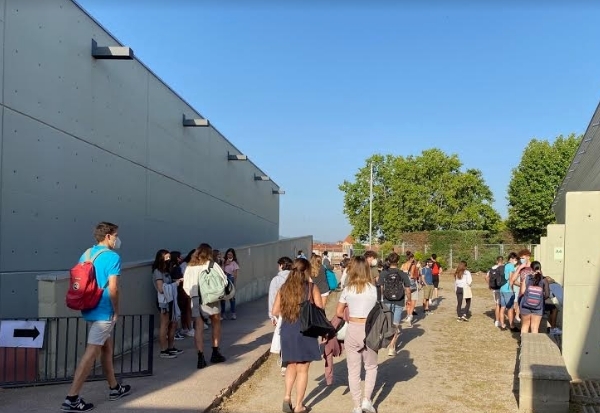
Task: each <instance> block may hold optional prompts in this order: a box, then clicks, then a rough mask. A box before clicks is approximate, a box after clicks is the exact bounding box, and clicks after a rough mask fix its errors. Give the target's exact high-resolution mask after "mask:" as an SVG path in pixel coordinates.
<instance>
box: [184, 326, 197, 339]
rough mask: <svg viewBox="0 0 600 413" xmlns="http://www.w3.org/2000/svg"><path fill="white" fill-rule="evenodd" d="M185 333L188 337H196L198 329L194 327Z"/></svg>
mask: <svg viewBox="0 0 600 413" xmlns="http://www.w3.org/2000/svg"><path fill="white" fill-rule="evenodd" d="M184 334H185V335H186V336H188V337H194V334H196V331H194V329H193V328H192V329H190V330H188V331H186V332H185V333H184Z"/></svg>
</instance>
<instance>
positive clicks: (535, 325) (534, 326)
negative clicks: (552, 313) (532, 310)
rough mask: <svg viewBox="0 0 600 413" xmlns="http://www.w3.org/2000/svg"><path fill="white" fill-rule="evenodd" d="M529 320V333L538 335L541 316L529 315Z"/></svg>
mask: <svg viewBox="0 0 600 413" xmlns="http://www.w3.org/2000/svg"><path fill="white" fill-rule="evenodd" d="M529 318H530V319H531V321H530V322H531V332H532V333H534V334H537V333H539V330H540V322H541V321H542V316H541V315H533V314H532V315H530V316H529Z"/></svg>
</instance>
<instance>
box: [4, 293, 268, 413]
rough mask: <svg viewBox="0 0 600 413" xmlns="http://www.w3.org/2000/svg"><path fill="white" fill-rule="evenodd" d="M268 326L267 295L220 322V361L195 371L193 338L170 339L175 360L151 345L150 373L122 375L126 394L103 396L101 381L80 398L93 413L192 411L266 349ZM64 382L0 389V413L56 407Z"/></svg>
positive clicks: (236, 379) (90, 385)
mask: <svg viewBox="0 0 600 413" xmlns="http://www.w3.org/2000/svg"><path fill="white" fill-rule="evenodd" d="M272 332H273V327H272V325H271V323H270V321H269V320H268V319H267V297H266V296H265V297H263V298H260V299H258V300H255V301H253V302H250V303H245V304H242V305H239V306H238V319H237V320H235V321H234V320H224V321H223V336H222V344H221V351H222V353H223V354H224V355H225V357H227V361H226V362H225V363H222V364H216V365H210V364H209V367H207V368H205V369H202V370H197V369H196V359H197V356H196V354H197V353H196V351H195V347H194V340H193V338H186V339H184V340H181V341H176V342H175V343H176V344H175V345H176V347H177V348H180V349H182V350H184V353H183V354H181V355H180V356H178V357H177V358H175V359H161V358H159V357H158V352H159V349H158V346H157V345H155V351H154V353H155V355H154V375H152V376H148V377H140V378H130V379H126V380H125V381H124V382H125V383H127V384H130V385H131V386H132V393H131V394H130V395H129V396H127V397H124V398H123V399H121V400H118V401H112V402H111V401H109V400H108V386H107V384H106V382H105V381H96V382H88V383H86V384H85V385H84V387H83V391H82V393H81V396H82V397H84V398H85V400H86V401H87V402H91V403H94V405H95V409H94V411H95V412H96V411H97V412H112V411H113V410H118V411H122V412H144V413H165V412H173V413H184V412H186V413H188V412H189V413H192V412H194V413H198V412H204V411H205V410H206V409H207V408H209V407H210V406H211V405H213V403H214V402H215V400H217V399H219V398H220V397H222V395H224V394H225V395H226V394H227V393H228V390H229V389H230V387H231V386H232V384H234V383H236V382H240V381H243V378H244V377H245V375H246V374H247V373H248V371H250V370H252V369H253V368H254V367H255V365H256V363H257V361H259V360H260V359H261V358H262V357H263V356H264V355H265V354H266V353H268V350H269V347H270V345H271V338H272ZM204 339H205V340H204V342H205V344H204V345H205V349H207V350H205V351H206V353H207V355H208V357H210V348H211V344H210V329H209V330H206V331H205V332H204ZM68 388H69V385H68V384H58V385H46V386H37V387H27V388H20V389H4V390H0V412H18V411H23V412H28V413H37V412H40V413H41V412H44V413H46V412H52V411H59V410H60V405H61V403H62V402H63V400H64V397H65V395H66V393H67V391H68Z"/></svg>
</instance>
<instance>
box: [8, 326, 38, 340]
mask: <svg viewBox="0 0 600 413" xmlns="http://www.w3.org/2000/svg"><path fill="white" fill-rule="evenodd" d="M39 335H40V331H39V330H38V329H37V327H35V326H34V327H33V328H30V329H25V328H15V330H14V331H13V337H15V338H16V337H19V338H23V337H24V338H27V337H29V338H31V339H33V340H35V339H36V338H37V337H38V336H39Z"/></svg>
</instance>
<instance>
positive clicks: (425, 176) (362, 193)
mask: <svg viewBox="0 0 600 413" xmlns="http://www.w3.org/2000/svg"><path fill="white" fill-rule="evenodd" d="M371 163H373V236H374V237H377V238H378V239H379V241H380V242H383V241H385V240H389V241H396V240H397V239H398V237H399V235H400V234H401V233H403V232H412V231H431V230H495V229H496V226H497V225H498V224H499V222H500V216H499V215H498V213H497V212H496V211H495V210H494V208H493V207H492V205H491V204H492V202H493V201H494V199H493V196H492V192H491V190H490V189H489V187H488V186H487V185H486V184H485V182H484V180H483V177H482V175H481V171H479V170H477V169H467V170H465V171H462V170H461V168H462V163H461V162H460V160H459V158H458V156H457V155H447V154H445V153H444V152H443V151H441V150H439V149H429V150H425V151H423V152H422V153H421V155H419V156H408V157H402V156H394V155H385V156H383V155H373V156H372V157H370V158H369V159H367V160H366V162H365V166H363V167H362V168H360V169H359V170H358V172H357V173H356V175H355V181H354V182H349V181H344V182H343V183H342V184H341V185H340V186H339V189H340V190H341V191H342V192H344V213H345V214H346V216H347V217H348V219H349V220H350V224H351V225H352V227H353V230H352V235H353V236H354V237H355V238H356V239H358V240H367V239H368V234H369V182H370V165H371Z"/></svg>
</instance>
